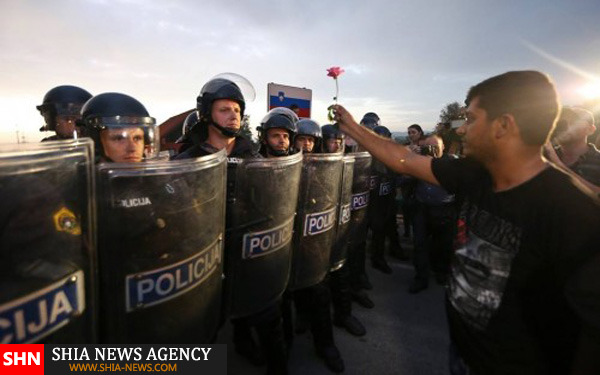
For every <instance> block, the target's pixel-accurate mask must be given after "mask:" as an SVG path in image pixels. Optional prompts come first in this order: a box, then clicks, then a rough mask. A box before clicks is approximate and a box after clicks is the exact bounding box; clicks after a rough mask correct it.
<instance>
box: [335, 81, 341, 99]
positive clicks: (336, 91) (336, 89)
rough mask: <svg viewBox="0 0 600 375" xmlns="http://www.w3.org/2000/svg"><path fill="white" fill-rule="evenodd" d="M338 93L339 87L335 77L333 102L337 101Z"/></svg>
mask: <svg viewBox="0 0 600 375" xmlns="http://www.w3.org/2000/svg"><path fill="white" fill-rule="evenodd" d="M339 95H340V88H339V86H338V80H337V78H336V79H335V104H337V103H338V96H339Z"/></svg>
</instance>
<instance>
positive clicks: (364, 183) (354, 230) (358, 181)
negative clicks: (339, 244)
mask: <svg viewBox="0 0 600 375" xmlns="http://www.w3.org/2000/svg"><path fill="white" fill-rule="evenodd" d="M348 155H351V156H354V160H355V162H354V174H353V176H352V200H351V203H350V213H351V214H350V243H351V245H350V247H349V248H352V245H354V244H358V243H361V242H362V241H364V240H365V238H366V237H367V229H368V228H367V221H366V219H367V207H368V206H369V195H370V188H371V181H372V179H371V154H369V153H368V152H355V153H350V154H348Z"/></svg>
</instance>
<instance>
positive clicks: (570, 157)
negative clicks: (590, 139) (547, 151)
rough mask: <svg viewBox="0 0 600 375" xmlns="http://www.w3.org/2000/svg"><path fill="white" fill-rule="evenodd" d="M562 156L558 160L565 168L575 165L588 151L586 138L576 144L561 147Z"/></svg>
mask: <svg viewBox="0 0 600 375" xmlns="http://www.w3.org/2000/svg"><path fill="white" fill-rule="evenodd" d="M561 150H562V155H561V158H560V160H561V161H562V162H563V163H565V165H566V166H571V165H573V164H575V162H576V161H577V160H579V158H580V157H581V155H583V154H585V153H586V152H587V151H588V144H587V138H585V139H582V140H580V141H578V142H574V143H569V144H564V145H561Z"/></svg>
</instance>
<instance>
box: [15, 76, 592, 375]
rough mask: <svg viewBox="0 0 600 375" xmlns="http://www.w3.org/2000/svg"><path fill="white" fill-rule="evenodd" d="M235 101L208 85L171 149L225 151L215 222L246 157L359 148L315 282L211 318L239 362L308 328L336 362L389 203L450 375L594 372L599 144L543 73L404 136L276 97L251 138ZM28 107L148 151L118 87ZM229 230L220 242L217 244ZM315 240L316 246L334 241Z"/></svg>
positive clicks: (127, 158) (135, 106)
mask: <svg viewBox="0 0 600 375" xmlns="http://www.w3.org/2000/svg"><path fill="white" fill-rule="evenodd" d="M245 104H246V102H245V100H244V95H243V93H242V90H240V87H239V86H238V85H237V84H236V82H234V81H232V80H229V79H227V78H214V79H212V80H210V81H208V82H207V83H206V84H205V85H204V86H203V88H202V90H201V92H200V94H199V96H198V98H197V107H196V109H195V110H194V111H193V112H191V113H190V115H189V116H188V118H186V121H185V123H184V125H183V129H184V131H183V134H182V136H181V137H180V139H179V141H178V142H180V143H181V144H182V146H181V148H180V151H179V153H178V154H177V155H175V156H174V157H173V159H174V160H175V161H178V160H186V159H193V158H198V157H204V156H208V155H213V154H217V153H219V152H222V150H224V152H225V153H226V155H227V163H228V173H227V204H226V206H227V213H226V215H225V216H226V219H225V227H226V228H227V230H226V233H232V232H231V231H233V230H234V224H233V223H234V221H235V219H234V218H233V217H232V215H233V208H232V207H233V206H234V205H235V204H236V196H235V193H234V192H235V183H236V181H235V176H236V174H235V171H236V166H237V165H240V164H242V163H243V161H244V160H247V159H256V158H262V159H265V160H287V159H285V158H289V157H291V156H292V155H294V154H296V153H298V152H302V155H304V157H305V158H310V157H311V155H313V157H316V156H315V155H320V154H323V155H343V153H344V152H345V153H346V154H347V155H359V154H365V155H367V154H366V152H368V153H369V154H370V155H371V157H372V158H371V157H370V158H369V160H371V164H370V168H369V169H368V171H367V172H365V173H367V174H366V175H365V176H364V179H363V180H364V182H365V184H366V185H365V186H366V187H367V189H368V193H367V194H368V195H369V198H368V208H366V210H365V212H366V213H365V215H364V217H362V216H361V217H360V222H358V219H355V220H356V221H357V222H358V224H357V226H356V227H353V230H352V233H350V234H349V235H348V237H347V238H345V239H344V241H343V244H342V245H341V246H342V247H344V249H345V250H344V251H347V257H345V258H347V259H345V262H342V263H340V264H336V265H335V267H333V266H332V267H331V268H328V269H327V270H326V272H325V273H324V274H323V275H321V274H319V276H318V277H317V278H316V280H315V281H310V282H308V281H305V282H302V281H298V279H293V278H292V277H291V278H290V283H289V285H287V288H283V289H282V293H276V294H277V296H276V297H275V298H272V299H271V300H270V302H269V303H266V304H265V305H264V306H261V307H260V308H259V309H255V310H254V311H252V312H251V313H246V314H241V315H240V314H238V315H235V314H233V315H235V316H233V315H232V316H227V315H226V314H225V315H222V316H223V317H224V319H231V323H232V325H233V342H234V345H235V350H236V352H237V353H239V354H240V355H242V356H244V357H245V358H247V359H248V361H249V362H250V363H252V364H254V365H257V366H262V365H264V364H266V365H267V373H269V374H285V373H287V372H288V368H287V357H288V354H289V350H291V348H292V346H293V341H294V340H293V338H294V336H295V335H297V334H302V333H304V332H306V331H308V330H310V332H311V334H312V337H313V341H314V346H315V350H316V353H317V354H318V356H319V357H321V358H322V359H323V361H324V362H325V364H326V366H327V367H328V368H329V369H330V370H331V371H333V372H343V371H344V369H345V366H344V361H343V359H342V355H343V353H340V351H339V350H338V348H337V346H336V343H335V335H334V329H333V327H334V326H338V327H342V328H344V329H346V330H347V331H348V332H350V333H351V334H352V335H355V336H363V335H365V334H367V329H366V328H365V326H364V325H363V324H362V322H360V321H359V319H358V318H357V317H355V316H354V315H353V314H352V303H353V302H354V303H358V304H360V305H362V306H364V307H366V308H374V307H375V306H374V303H373V301H372V300H371V299H370V298H369V296H368V290H370V289H372V285H371V283H370V281H369V278H368V276H367V272H366V270H365V259H366V258H367V253H369V254H370V257H371V265H372V267H373V268H374V269H376V270H378V271H381V272H383V273H386V274H389V273H391V272H392V268H391V267H390V266H389V264H388V263H387V261H386V251H385V249H386V240H387V241H388V242H389V246H388V248H389V250H388V251H389V255H391V256H394V257H396V258H398V259H401V260H404V261H406V260H408V259H409V254H408V252H407V251H406V249H404V248H403V247H402V246H401V242H400V240H399V234H398V223H397V222H396V218H397V213H398V212H401V213H402V218H403V222H404V234H405V235H406V236H410V237H411V238H412V240H413V244H414V249H413V251H412V254H410V257H411V258H412V259H411V260H412V262H413V265H414V270H415V276H414V280H413V281H412V283H411V284H410V285H409V288H408V291H409V292H410V293H419V292H421V291H423V290H425V289H427V288H428V284H429V281H430V279H431V275H430V274H433V276H434V279H435V281H436V282H438V283H439V284H442V285H445V286H446V290H447V292H446V310H447V316H448V322H449V329H450V332H449V335H450V341H451V348H450V353H451V355H450V372H451V373H452V374H453V375H466V374H567V373H571V374H597V373H600V359H599V358H600V357H599V356H598V353H600V302H599V301H600V280H599V279H598V275H599V274H600V273H599V272H598V270H600V251H599V248H598V243H599V240H600V238H599V234H598V231H597V230H596V228H597V227H596V225H598V224H600V223H599V221H600V211H599V210H600V208H599V206H598V195H599V193H600V152H599V151H598V150H597V149H596V147H595V146H594V145H593V144H592V143H589V141H588V137H589V136H591V135H592V134H593V133H594V131H595V130H596V128H595V124H594V117H593V115H592V113H591V112H589V111H587V110H585V109H582V108H576V107H568V108H567V107H562V108H561V106H560V103H559V100H558V97H557V94H556V89H555V87H554V85H553V83H552V82H551V80H550V79H549V77H548V76H546V75H544V74H542V73H540V72H536V71H514V72H508V73H505V74H502V75H498V76H495V77H491V78H489V79H487V80H485V81H483V82H480V83H478V84H477V85H475V86H473V87H472V88H471V89H470V90H469V92H468V94H467V99H466V104H467V107H466V110H465V116H466V121H465V123H464V124H462V125H461V126H460V127H459V128H457V129H451V128H450V127H449V125H446V124H441V125H440V126H438V128H437V129H436V131H434V132H433V133H431V134H425V133H424V131H423V129H422V128H421V127H420V126H419V125H418V124H413V125H411V126H409V127H408V143H407V144H406V145H402V144H399V143H397V142H395V141H394V140H392V139H391V132H390V131H389V129H388V128H387V127H385V126H383V125H382V124H381V120H380V118H379V116H378V115H377V114H376V113H374V112H369V113H367V114H365V115H364V116H363V117H362V119H361V120H360V121H359V122H357V121H355V119H354V118H353V116H352V115H351V114H350V113H349V112H348V111H347V110H346V109H345V108H344V107H343V106H341V105H336V106H334V113H335V121H336V123H335V124H326V125H324V126H321V125H320V124H318V123H317V122H316V121H314V120H311V119H299V118H298V116H297V114H296V113H295V112H294V111H293V110H291V109H289V108H275V109H272V110H271V111H269V112H268V113H267V114H266V116H265V117H264V118H263V119H262V121H261V123H260V126H259V127H258V131H259V137H258V138H259V146H260V148H259V149H255V148H254V147H253V145H252V143H251V142H250V140H248V139H246V138H244V137H243V136H241V135H240V128H241V120H242V118H243V116H244V112H245ZM38 109H39V110H40V113H41V114H42V115H43V117H44V119H45V122H46V126H45V128H44V129H45V130H52V131H55V132H56V135H55V136H52V137H50V138H46V139H45V140H44V141H46V140H57V139H65V138H70V137H72V135H73V133H74V132H75V133H76V132H79V136H86V137H90V138H92V139H93V141H94V144H95V149H96V154H97V158H98V162H101V163H140V162H143V161H150V160H152V159H153V158H155V157H157V155H158V151H159V150H158V148H157V139H158V131H157V127H156V123H155V120H154V119H153V118H152V117H150V115H149V113H148V111H147V110H146V108H145V107H144V106H143V105H142V104H141V103H140V102H139V101H137V100H136V99H134V98H132V97H130V96H128V95H124V94H119V93H104V94H99V95H96V96H92V95H91V94H89V93H88V92H87V91H85V90H83V89H81V88H78V87H74V86H60V87H57V88H54V89H52V90H51V91H49V92H48V94H46V96H45V97H44V103H43V104H42V105H40V106H39V107H38ZM555 123H556V124H557V125H556V126H555ZM340 157H341V156H340ZM357 157H358V156H357ZM340 160H341V159H340ZM353 160H354V159H353ZM356 160H358V159H356ZM357 165H358V163H357ZM305 173H309V172H305ZM336 173H338V172H336ZM339 173H340V175H339V178H337V180H338V181H339V180H341V178H342V174H341V173H342V172H341V169H340V170H339ZM357 173H358V172H357V169H356V168H355V169H354V174H355V181H356V175H357ZM302 176H304V175H302ZM308 176H312V177H299V178H300V179H302V178H304V179H305V180H306V181H305V182H300V184H306V185H307V186H309V188H307V191H308V193H306V194H307V197H308V198H307V202H317V201H319V200H320V199H322V197H323V196H326V195H327V194H330V193H331V192H330V191H328V189H330V185H327V184H326V182H325V180H326V177H319V178H314V176H316V175H314V174H312V175H308ZM288 177H289V176H288ZM282 178H286V177H285V176H284V177H282ZM289 178H291V177H289ZM263 183H265V184H274V183H277V182H276V181H264V182H263ZM311 184H312V185H311ZM338 184H339V182H338ZM302 186H304V185H302ZM397 191H399V192H400V197H398V198H401V199H397V197H396V192H397ZM353 193H354V192H353ZM311 194H312V195H311ZM339 195H340V193H339V192H338V193H337V195H336V196H339ZM337 200H339V198H336V204H337ZM398 202H400V207H398V205H397V203H398ZM238 204H239V202H238ZM360 209H361V207H357V208H356V209H354V210H355V211H356V212H357V213H358V211H359V210H360ZM355 211H353V213H354V212H355ZM323 217H324V219H323V220H324V222H326V217H325V216H323ZM341 217H342V216H341V215H339V216H338V218H339V219H338V220H340V222H341V221H342V219H341ZM348 220H351V219H350V216H349V219H348ZM296 228H297V227H296ZM368 233H370V241H367V238H368V237H369V236H368ZM3 235H4V234H3ZM295 235H297V234H295ZM227 241H228V239H227V238H226V239H225V242H226V245H225V251H228V250H231V249H229V248H228V247H227ZM300 241H302V240H300ZM300 243H301V242H300ZM328 243H329V245H328V246H329V247H330V249H329V250H331V248H332V247H334V246H337V245H334V244H333V241H330V242H328ZM338 245H339V244H338ZM297 246H298V245H297ZM310 246H317V245H314V244H310ZM234 250H235V251H238V252H239V251H240V249H234ZM296 251H298V250H297V249H296ZM226 257H227V255H226ZM248 259H253V258H252V255H250V256H248ZM244 260H245V261H248V260H247V259H244ZM244 260H242V261H244ZM328 261H329V259H327V262H328ZM315 262H317V261H316V260H315ZM228 267H229V269H230V270H231V269H233V268H235V267H236V266H232V265H231V264H229V263H228V262H227V260H226V262H225V271H224V272H225V274H226V275H227V272H228V269H227V268H228ZM328 267H329V266H328ZM290 272H291V274H292V275H293V273H294V272H295V270H294V267H292V270H291V271H290ZM296 272H297V270H296ZM257 277H258V276H257ZM292 279H293V280H292ZM226 283H227V282H226ZM286 284H287V280H286ZM284 286H285V285H284ZM224 290H225V293H227V287H224ZM223 323H224V322H221V323H220V324H221V325H222V324H223ZM256 337H258V341H256V340H255V338H256ZM211 340H214V337H211ZM366 355H368V353H366Z"/></svg>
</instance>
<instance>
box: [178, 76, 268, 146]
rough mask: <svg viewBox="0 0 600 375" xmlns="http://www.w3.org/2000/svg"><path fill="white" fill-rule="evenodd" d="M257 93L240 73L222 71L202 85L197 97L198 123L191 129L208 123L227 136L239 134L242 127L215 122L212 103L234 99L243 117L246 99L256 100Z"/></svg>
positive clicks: (205, 125) (195, 129) (194, 129)
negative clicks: (235, 127)
mask: <svg viewBox="0 0 600 375" xmlns="http://www.w3.org/2000/svg"><path fill="white" fill-rule="evenodd" d="M255 95H256V93H255V91H254V87H253V86H252V84H251V83H250V82H249V81H248V80H247V79H246V78H244V77H242V76H241V75H239V74H235V73H222V74H219V75H217V76H215V77H213V78H212V79H211V80H210V81H208V82H206V83H205V84H204V86H202V89H201V90H200V94H199V95H198V97H197V98H196V108H197V109H198V115H199V118H198V121H197V122H196V125H195V126H192V127H191V128H190V129H189V130H190V131H199V130H197V129H200V128H202V127H204V128H205V129H206V127H207V126H208V125H213V126H214V127H215V128H217V129H219V131H221V133H222V134H223V135H224V136H226V137H235V136H237V135H238V134H239V133H240V129H238V130H232V129H228V128H225V127H222V126H220V125H218V124H216V123H214V122H213V120H212V117H211V110H212V105H213V103H214V102H215V100H219V99H229V100H233V101H234V102H236V103H238V104H239V105H240V117H241V118H243V117H244V111H245V110H246V101H247V100H249V101H252V100H254V96H255ZM204 131H206V130H204ZM204 137H205V136H204Z"/></svg>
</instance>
